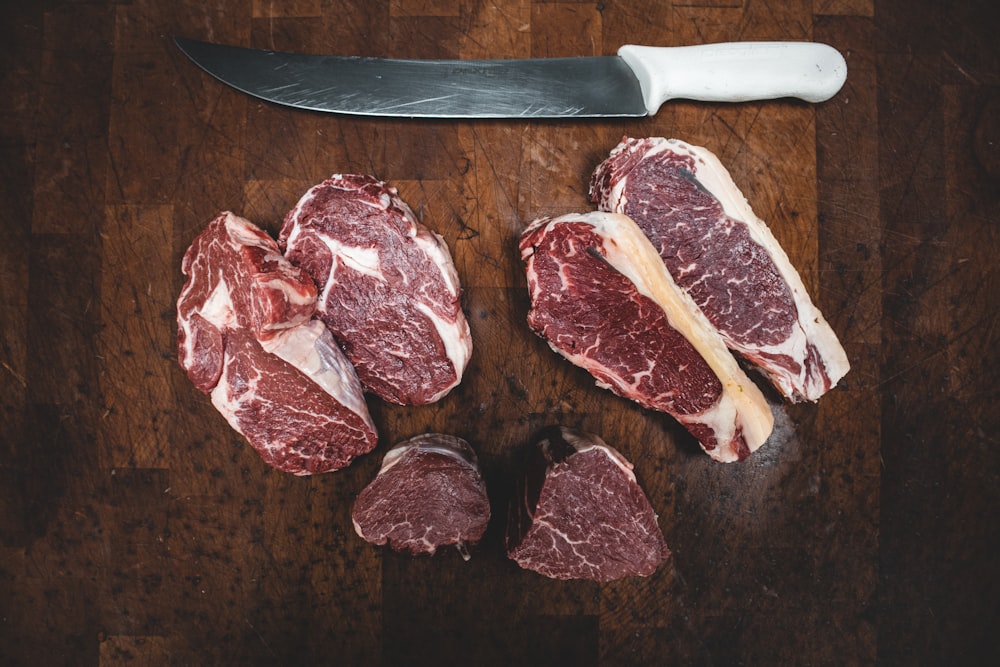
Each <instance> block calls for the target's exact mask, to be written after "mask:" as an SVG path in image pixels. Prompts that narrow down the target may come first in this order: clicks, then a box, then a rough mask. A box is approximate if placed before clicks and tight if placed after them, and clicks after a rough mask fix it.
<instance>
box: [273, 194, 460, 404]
mask: <svg viewBox="0 0 1000 667" xmlns="http://www.w3.org/2000/svg"><path fill="white" fill-rule="evenodd" d="M278 240H279V243H280V244H281V247H282V249H284V251H285V256H286V257H288V259H289V260H291V262H292V263H293V264H295V265H297V266H301V267H302V268H304V269H305V270H306V271H308V272H309V274H310V275H311V276H312V277H313V279H314V280H315V281H316V284H317V285H319V288H320V296H319V301H318V311H319V317H320V318H321V319H322V320H323V321H324V322H325V323H326V324H327V326H328V327H329V328H330V331H331V332H333V335H334V336H335V337H336V339H337V341H338V342H339V343H340V345H341V347H342V348H343V349H344V351H345V352H346V353H347V356H348V358H349V359H350V360H351V362H352V363H353V364H354V367H355V369H356V370H357V373H358V377H359V378H360V379H361V382H362V384H363V385H364V386H365V387H366V388H367V389H368V390H369V391H371V392H373V393H375V394H377V395H378V396H380V397H382V398H383V399H385V400H387V401H390V402H393V403H398V404H402V405H421V404H426V403H431V402H434V401H436V400H438V399H439V398H441V397H442V396H444V395H445V394H446V393H448V391H450V390H451V389H452V388H453V387H455V386H456V385H457V384H458V383H459V382H461V379H462V373H463V372H464V370H465V366H466V364H467V363H468V360H469V357H470V355H471V353H472V337H471V335H470V334H469V325H468V323H467V321H466V319H465V315H464V314H463V312H462V308H461V303H460V296H461V287H460V285H459V280H458V274H457V273H456V271H455V266H454V264H453V262H452V258H451V254H450V252H449V250H448V246H447V244H446V243H445V241H444V239H442V238H441V237H440V236H439V235H438V234H436V233H435V232H433V231H431V230H430V229H428V228H427V227H425V226H424V225H422V224H421V223H420V222H418V221H417V219H416V216H414V214H413V212H412V211H411V210H410V207H409V206H407V205H406V203H405V202H403V201H402V200H401V199H400V198H399V195H398V193H397V191H396V189H395V188H393V187H390V186H389V185H387V184H385V183H383V182H381V181H378V180H376V179H374V178H373V177H371V176H359V175H340V174H336V175H334V176H332V177H330V178H328V179H327V180H325V181H324V182H322V183H320V184H318V185H316V186H314V187H312V188H311V189H310V190H309V191H308V192H307V193H306V194H305V195H303V197H302V198H301V199H300V200H299V202H298V204H297V205H296V206H295V208H294V209H292V210H291V211H290V212H289V213H288V215H287V216H286V217H285V222H284V225H283V227H282V229H281V233H280V235H279V237H278Z"/></svg>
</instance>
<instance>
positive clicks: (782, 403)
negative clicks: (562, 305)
mask: <svg viewBox="0 0 1000 667" xmlns="http://www.w3.org/2000/svg"><path fill="white" fill-rule="evenodd" d="M996 16H997V14H996V8H995V7H994V3H992V2H988V1H986V0H966V1H964V2H953V3H940V2H932V1H931V0H918V1H917V2H903V1H902V0H798V1H795V2H779V1H777V0H759V1H758V0H684V1H676V2H657V1H654V0H604V1H603V2H576V1H573V0H561V1H556V2H547V1H542V0H491V1H486V0H349V1H345V2H332V1H322V0H295V1H287V2H278V1H270V0H206V1H201V2H191V1H188V0H185V1H183V2H158V1H155V0H131V1H128V2H124V1H94V2H73V1H68V0H45V1H42V2H39V1H38V0H14V1H13V2H5V3H4V4H3V9H2V10H0V35H2V39H0V54H2V55H0V82H2V87H3V91H2V94H0V228H2V231H3V238H4V243H3V248H2V250H0V664H3V665H85V666H86V665H102V666H103V665H119V664H142V665H167V664H178V665H202V664H205V665H230V664H231V665H392V666H396V665H401V666H402V665H425V664H426V665H432V664H433V665H488V666H492V665H497V666H501V665H540V666H541V665H546V666H547V665H874V664H879V665H978V664H994V659H995V658H996V657H997V655H1000V639H998V637H1000V635H998V633H997V627H1000V606H998V604H997V600H998V599H1000V562H998V558H997V555H996V554H997V552H996V545H997V544H1000V520H998V519H1000V516H998V512H997V508H998V507H1000V454H998V450H1000V448H998V444H1000V443H998V439H997V433H998V432H1000V407H998V391H997V389H996V383H995V378H996V377H997V374H998V372H1000V364H998V353H997V349H998V342H1000V341H998V334H1000V326H998V324H1000V322H998V313H1000V279H998V278H1000V272H998V270H997V257H998V251H1000V160H998V155H1000V148H998V146H1000V49H998V47H997V41H996V38H995V34H994V33H995V30H993V29H992V27H991V23H992V24H993V25H995V21H996ZM175 37H186V38H190V39H197V40H203V41H210V42H213V43H218V44H230V45H236V46H244V47H251V48H259V49H269V50H278V51H292V52H300V53H316V54H327V55H339V56H372V57H386V58H410V59H463V60H464V59H503V58H531V57H572V56H603V55H614V54H615V53H616V51H617V49H618V48H619V47H620V46H622V45H623V44H644V45H652V46H683V45H693V44H706V43H716V42H731V41H758V40H768V41H769V40H786V41H787V40H790V41H816V42H821V43H825V44H829V45H831V46H833V47H834V48H836V49H837V50H838V51H840V53H841V54H843V56H844V59H845V61H846V63H847V70H848V75H847V80H846V83H845V84H844V86H843V88H842V89H841V90H840V91H839V92H838V93H837V94H836V95H835V96H834V97H833V98H831V99H829V100H827V101H825V102H820V103H815V104H810V103H807V102H803V101H801V100H794V99H778V100H770V101H764V102H745V103H738V104H726V103H709V102H691V101H684V100H672V101H669V102H668V103H666V104H665V105H664V106H663V107H662V108H661V109H660V111H659V112H658V113H657V114H656V115H655V116H650V117H647V118H634V119H565V120H520V119H509V120H499V119H494V120H467V119H465V120H443V119H437V120H435V119H410V118H365V117H357V116H353V117H352V116H341V115H336V114H325V113H318V112H311V111H302V110H296V109H291V108H287V107H279V106H276V105H272V104H269V103H266V102H263V101H261V100H258V99H255V98H251V97H249V96H247V95H244V94H242V93H240V92H239V91H237V90H234V89H232V88H230V87H228V86H226V85H224V84H222V83H221V82H219V81H218V80H217V79H215V78H213V77H212V76H210V75H208V74H207V73H205V72H204V71H203V70H201V69H200V68H198V67H197V66H195V65H194V64H193V63H192V62H191V61H190V60H189V59H188V58H187V57H186V56H185V55H184V53H183V52H181V51H180V50H179V49H178V48H177V45H176V43H175V41H174V38H175ZM623 137H636V138H641V137H665V138H676V139H679V140H681V141H684V142H687V143H689V144H691V145H693V146H701V147H704V148H706V149H707V150H709V151H711V152H712V153H713V154H715V155H716V156H717V157H718V159H719V160H720V162H721V163H722V164H723V165H725V167H726V168H727V169H728V170H729V172H730V174H731V176H732V179H733V182H734V183H735V184H736V185H737V186H738V188H739V189H740V191H741V192H742V193H743V194H744V195H745V196H746V198H747V200H748V202H749V204H750V205H751V206H752V208H753V211H754V213H756V214H757V216H759V217H760V218H761V219H763V220H764V221H766V223H767V224H768V226H769V227H770V230H771V232H772V233H773V234H774V237H775V238H776V239H777V241H778V242H779V243H780V245H781V247H782V248H783V249H784V251H785V252H786V253H787V255H788V258H789V260H790V262H791V263H792V265H793V266H794V267H795V268H796V269H797V270H798V272H799V274H800V275H801V278H802V281H803V284H804V285H805V287H806V288H807V290H808V292H809V294H810V297H811V298H812V300H813V302H814V303H815V304H816V306H817V307H818V308H819V309H820V310H821V311H822V314H823V316H824V317H825V318H826V320H827V322H828V323H829V324H830V327H831V328H832V329H833V331H834V332H835V333H836V335H837V337H838V338H839V340H840V342H841V343H842V344H843V347H844V349H845V350H846V352H847V356H848V359H849V361H850V366H851V369H850V371H849V372H848V373H847V375H846V376H845V377H844V378H843V379H842V380H840V382H839V383H838V384H837V386H836V387H835V388H833V389H832V390H830V391H829V392H828V393H826V394H825V395H824V396H822V397H821V398H820V399H819V400H818V401H815V402H811V401H803V402H791V401H788V400H785V399H783V398H782V397H781V395H780V394H779V393H778V392H777V391H776V390H774V389H773V388H772V387H771V386H770V385H769V384H768V383H767V381H766V380H765V379H764V378H763V376H762V375H760V374H759V373H757V372H756V371H755V370H754V369H753V368H752V367H751V366H749V365H747V366H746V372H747V374H748V376H749V377H750V378H751V379H752V380H753V382H754V383H755V384H757V385H758V386H759V388H760V390H761V392H762V393H763V395H764V397H765V399H766V401H767V404H768V407H769V408H770V410H771V412H772V414H773V417H774V430H773V432H772V433H771V435H770V437H769V438H768V439H767V441H766V442H765V443H764V445H763V446H762V447H761V448H760V449H758V450H757V451H755V452H753V453H752V454H751V455H750V456H749V457H748V458H746V459H745V460H743V461H738V462H733V463H719V462H716V461H714V460H712V458H710V457H709V456H707V455H706V454H705V453H704V452H702V451H701V449H700V448H699V446H698V444H697V441H695V440H694V438H693V437H692V436H691V435H689V434H688V432H687V431H686V430H685V429H684V428H683V427H682V426H681V425H680V424H679V423H678V422H677V421H676V420H675V419H673V418H672V417H670V416H669V415H667V414H665V413H659V412H654V411H651V410H647V409H644V408H642V407H641V406H640V405H638V404H637V403H635V402H633V401H630V400H627V399H624V398H621V397H619V396H618V395H616V394H614V393H612V392H610V391H608V390H606V389H603V388H601V387H599V386H597V385H596V384H595V382H594V378H593V377H592V376H591V375H590V374H589V373H588V372H587V371H586V370H583V369H582V368H578V367H576V366H574V365H572V364H571V363H569V362H568V361H567V360H566V359H564V358H563V357H562V356H560V355H558V354H556V353H555V352H554V351H553V350H552V349H550V348H549V346H548V345H547V343H546V341H544V340H542V339H541V338H540V337H539V336H537V335H535V334H534V333H532V331H531V329H530V328H529V327H528V325H527V315H528V309H529V307H530V300H529V295H528V291H527V283H526V277H525V267H524V264H523V262H522V260H521V256H520V253H519V252H518V237H519V235H520V234H521V232H522V231H523V230H524V229H525V228H526V227H527V226H528V225H529V224H530V223H531V222H532V221H533V220H535V219H537V218H540V217H544V216H548V217H556V216H560V215H564V214H569V213H584V212H587V211H591V210H593V209H594V204H593V203H592V202H591V201H590V199H589V197H588V182H589V179H590V176H591V174H592V173H593V171H594V169H595V167H596V166H597V165H598V164H600V162H601V161H602V160H604V159H606V158H607V157H608V154H609V152H610V151H611V150H612V149H613V148H614V147H615V146H616V145H617V144H618V143H619V142H620V141H621V140H622V138H623ZM333 174H362V175H370V176H373V177H375V178H378V179H380V180H384V181H385V182H386V183H388V184H390V185H391V186H392V187H395V188H396V189H397V190H398V192H399V196H400V197H401V198H402V199H403V200H404V201H405V202H406V203H407V204H408V205H409V206H410V207H411V208H412V209H413V212H414V214H415V215H416V216H417V218H419V220H420V221H421V222H422V223H423V224H424V225H426V226H427V227H428V228H429V229H431V230H433V231H434V232H435V233H437V234H439V235H440V236H441V237H442V238H443V239H444V241H445V242H446V243H447V245H448V248H449V250H450V253H451V255H452V258H453V260H454V265H455V269H456V272H457V274H458V276H459V279H460V281H461V286H462V295H461V299H462V309H463V311H464V314H465V316H466V318H467V320H468V323H469V328H470V331H471V336H472V341H473V351H472V356H471V359H470V361H469V363H468V366H467V367H466V369H465V373H464V376H463V378H462V382H461V384H459V385H458V386H457V387H455V388H454V389H452V390H451V391H450V392H449V393H447V395H445V396H443V397H442V398H441V399H440V400H437V401H436V402H433V403H431V404H428V405H419V406H403V405H396V404H392V403H389V402H386V401H384V400H381V399H379V398H377V397H375V396H374V395H371V394H369V395H367V399H366V400H367V406H368V409H369V411H370V414H371V418H372V421H373V423H374V425H375V426H376V428H377V430H378V436H379V438H378V444H377V445H376V447H375V448H374V449H373V450H372V451H371V452H369V453H367V454H365V455H363V456H360V457H358V458H357V459H356V460H355V461H354V462H353V463H352V464H351V465H350V466H348V467H346V468H343V469H341V470H337V471H334V472H329V473H323V474H315V475H302V476H300V475H292V474H288V473H284V472H280V471H279V470H276V469H274V468H271V467H269V466H268V464H267V463H265V462H264V460H263V459H262V458H261V456H260V455H258V453H257V452H256V451H255V450H254V449H253V448H252V447H251V446H250V445H249V444H248V442H247V441H246V440H245V439H244V438H243V437H241V436H240V435H239V434H237V433H236V432H235V431H233V430H232V429H231V428H230V427H229V425H228V424H227V423H226V420H225V419H224V418H223V417H222V416H221V415H220V414H219V413H218V412H217V411H216V410H215V408H214V407H213V405H212V403H211V401H210V399H209V397H208V396H206V395H205V394H203V393H201V392H200V391H198V390H197V389H196V388H195V387H194V385H193V384H192V383H191V382H190V381H189V380H188V378H187V376H186V374H185V372H184V370H183V369H182V368H181V366H180V364H179V363H178V359H177V320H176V318H177V312H176V302H177V298H178V296H179V294H180V292H181V289H182V286H183V284H184V280H185V276H184V275H183V274H182V273H181V259H182V257H183V255H184V252H185V250H186V249H187V248H188V246H189V245H190V244H191V242H192V241H193V240H194V238H195V237H196V236H197V235H198V234H199V233H200V232H201V231H202V230H203V229H204V228H205V226H206V225H207V224H208V223H209V222H210V221H211V220H212V219H213V218H215V217H216V216H217V215H219V214H220V212H223V211H231V212H233V213H234V214H236V215H239V216H241V217H243V218H246V219H247V220H250V221H252V222H253V223H254V224H256V225H258V226H260V227H261V228H262V229H264V230H265V231H266V232H267V233H268V234H270V235H271V236H272V237H274V238H277V236H278V232H279V231H280V229H281V225H282V221H283V218H284V216H285V215H286V213H287V212H288V211H289V210H290V209H292V207H294V206H295V204H296V202H297V201H298V200H299V198H300V197H301V196H302V195H303V193H305V192H306V191H307V190H308V189H309V188H310V187H312V186H313V185H314V184H317V183H320V182H322V181H323V180H324V179H327V178H329V177H330V176H331V175H333ZM554 426H563V427H566V428H571V429H577V430H580V431H583V432H587V433H592V434H594V435H596V436H598V437H599V438H601V439H602V440H603V441H605V442H606V443H607V444H608V445H609V446H611V447H613V448H614V449H616V450H617V451H619V452H620V453H621V454H622V456H623V457H624V458H625V459H627V460H628V461H629V462H630V463H631V464H632V465H633V472H634V474H635V477H636V480H637V482H638V483H639V485H640V486H641V488H642V489H643V491H644V492H645V494H646V495H647V497H648V499H649V502H650V505H651V506H652V509H653V511H654V512H655V514H656V516H657V517H658V524H659V528H660V530H662V533H663V537H664V539H665V541H666V544H667V546H668V548H669V554H670V555H669V557H668V558H667V559H666V560H665V561H664V562H662V563H661V564H660V565H659V566H658V567H657V568H656V569H655V571H653V572H652V573H651V574H649V575H648V576H640V577H626V578H623V579H619V580H616V581H611V582H607V583H599V582H597V581H590V580H573V579H571V580H556V579H551V578H548V577H546V576H543V575H541V574H538V573H537V572H534V571H530V570H527V569H522V568H520V567H519V566H518V565H517V564H516V563H515V562H514V561H512V560H511V559H510V558H508V557H507V553H506V545H505V542H504V533H505V528H506V521H507V517H508V506H509V504H510V501H511V499H512V498H513V497H514V495H515V485H516V480H517V478H518V475H519V474H520V469H519V467H518V466H519V461H522V460H523V455H524V452H525V447H528V446H530V444H531V443H532V442H533V438H534V437H535V436H536V435H537V434H538V433H539V432H542V431H543V429H545V428H547V427H554ZM424 433H443V434H448V435H450V436H454V437H457V438H461V439H463V440H465V441H466V442H468V443H469V444H470V446H471V447H472V448H473V449H474V450H475V452H476V455H477V457H478V461H479V464H480V467H481V470H482V475H483V479H484V480H485V483H486V487H487V491H488V495H489V500H490V509H491V512H490V520H489V524H488V527H487V529H486V533H485V535H484V536H483V538H482V540H480V541H479V542H478V544H476V545H475V546H474V547H472V548H471V549H469V551H468V554H463V553H461V552H460V551H459V550H458V549H455V548H453V547H448V548H442V549H439V550H438V551H437V553H435V554H434V555H433V556H410V555H407V554H405V553H399V552H396V551H393V550H391V549H389V548H387V547H384V546H378V545H375V544H371V543H369V542H367V541H365V540H364V539H362V538H361V537H359V536H358V534H357V533H356V532H355V530H354V527H353V525H352V508H353V505H354V502H355V500H356V499H357V497H358V494H359V493H360V492H361V491H362V489H364V488H365V487H366V486H367V485H368V484H369V483H370V482H371V481H372V480H373V479H374V478H375V475H376V473H377V472H378V470H379V467H380V464H381V460H382V457H383V456H384V455H385V453H386V452H387V451H388V449H389V448H390V447H392V445H394V444H396V443H399V442H402V441H404V440H407V439H409V438H412V437H415V436H419V435H421V434H424ZM465 555H468V556H469V558H468V559H466V558H464V557H463V556H465Z"/></svg>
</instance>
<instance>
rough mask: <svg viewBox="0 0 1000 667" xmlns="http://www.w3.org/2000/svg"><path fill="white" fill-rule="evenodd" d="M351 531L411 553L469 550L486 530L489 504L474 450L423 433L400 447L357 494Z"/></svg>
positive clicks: (448, 438)
mask: <svg viewBox="0 0 1000 667" xmlns="http://www.w3.org/2000/svg"><path fill="white" fill-rule="evenodd" d="M352 518H353V520H354V530H355V531H356V532H357V533H358V535H360V536H361V537H362V538H364V539H365V540H367V541H369V542H372V543H374V544H386V543H388V544H389V546H390V547H391V548H392V549H395V550H396V551H400V552H403V553H409V554H413V555H419V554H434V552H435V551H437V549H438V547H442V546H448V545H456V546H457V547H458V549H459V551H460V552H461V553H462V556H463V558H465V559H466V560H468V558H469V552H468V547H471V546H474V545H475V544H476V543H478V542H479V540H480V539H482V537H483V533H485V532H486V525H487V524H488V523H489V520H490V501H489V498H488V497H487V495H486V485H485V483H484V482H483V477H482V475H481V474H480V472H479V464H478V459H477V457H476V453H475V451H473V449H472V447H470V446H469V443H467V442H466V441H465V440H462V439H461V438H456V437H454V436H450V435H444V434H441V433H427V434H424V435H419V436H417V437H415V438H411V439H409V440H406V441H404V442H401V443H399V444H398V445H396V446H395V447H393V448H392V449H390V450H389V452H388V453H387V454H386V455H385V458H384V459H383V460H382V468H381V469H380V470H379V472H378V475H377V476H376V477H375V479H374V480H372V482H371V484H369V485H368V486H367V487H365V488H364V490H362V491H361V494H360V495H359V496H358V499H357V501H356V502H355V504H354V510H353V514H352Z"/></svg>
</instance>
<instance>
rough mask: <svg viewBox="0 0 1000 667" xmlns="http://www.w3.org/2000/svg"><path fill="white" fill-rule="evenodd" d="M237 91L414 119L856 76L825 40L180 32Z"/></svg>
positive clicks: (774, 91)
mask: <svg viewBox="0 0 1000 667" xmlns="http://www.w3.org/2000/svg"><path fill="white" fill-rule="evenodd" d="M174 41H175V42H176V43H177V46H178V47H180V49H181V50H182V51H183V52H184V53H185V54H186V55H187V56H188V57H189V58H191V60H193V61H194V62H195V63H196V64H197V65H198V66H200V67H201V68H202V69H204V70H205V71H206V72H208V73H209V74H211V75H213V76H215V77H216V78H218V79H219V80H221V81H222V82H223V83H226V84H228V85H230V86H232V87H233V88H236V89H237V90H241V91H243V92H244V93H247V94H249V95H252V96H254V97H257V98H260V99H262V100H266V101H268V102H274V103H277V104H282V105H286V106H290V107H295V108H298V109H309V110H313V111H327V112H334V113H342V114H359V115H366V116H396V117H411V118H526V117H530V118H595V117H598V118H599V117H641V116H646V115H652V114H655V113H656V112H657V111H658V110H659V108H660V105H662V104H663V103H664V102H666V101H667V100H669V99H689V100H698V101H705V102H745V101H749V100H766V99H776V98H782V97H797V98H800V99H802V100H805V101H807V102H822V101H824V100H827V99H829V98H830V97H833V96H834V95H835V94H836V93H837V91H838V90H840V87H841V86H842V85H843V84H844V81H845V79H846V77H847V64H846V63H845V62H844V58H843V56H841V54H840V52H838V51H837V50H836V49H834V48H833V47H831V46H828V45H826V44H820V43H816V42H727V43H719V44H702V45H696V46H676V47H651V46H634V45H626V46H623V47H621V49H619V50H618V55H617V56H592V57H580V58H525V59H510V60H398V59H388V58H362V57H357V56H347V57H344V56H324V55H312V54H305V53H286V52H279V51H265V50H259V49H249V48H243V47H238V46H227V45H222V44H212V43H209V42H200V41H195V40H191V39H185V38H181V37H177V38H175V40H174Z"/></svg>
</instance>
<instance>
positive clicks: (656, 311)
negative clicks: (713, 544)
mask: <svg viewBox="0 0 1000 667" xmlns="http://www.w3.org/2000/svg"><path fill="white" fill-rule="evenodd" d="M520 249H521V257H522V259H523V260H524V262H525V269H526V273H527V279H528V291H529V296H530V299H531V309H530V311H529V313H528V324H529V326H530V327H531V329H532V330H533V331H534V332H535V333H536V334H538V335H539V336H541V337H542V338H543V339H545V340H546V341H547V342H548V344H549V346H550V347H551V348H552V349H553V350H555V351H556V352H558V353H559V354H561V355H562V356H563V357H565V358H566V359H568V360H569V361H570V362H572V363H573V364H575V365H577V366H580V367H581V368H584V369H586V370H587V371H589V372H590V374H591V375H593V376H594V378H595V379H596V380H597V384H598V385H599V386H601V387H604V388H607V389H610V390H611V391H613V392H614V393H616V394H618V395H620V396H623V397H625V398H629V399H632V400H634V401H636V402H638V403H639V404H640V405H642V406H643V407H645V408H648V409H651V410H657V411H661V412H666V413H668V414H670V415H672V416H674V417H675V418H676V419H677V420H678V421H679V422H680V423H681V424H683V425H684V426H685V428H687V430H688V431H689V432H690V433H691V434H692V435H693V436H694V437H695V438H696V439H697V440H698V442H699V444H700V445H701V446H702V448H703V449H704V450H705V451H706V452H707V453H708V454H709V456H711V457H712V458H713V459H715V460H718V461H726V462H728V461H738V460H742V459H745V458H746V457H747V456H749V455H750V453H751V452H753V451H754V450H756V449H757V448H759V447H760V446H761V445H762V444H763V443H764V442H765V440H766V439H767V437H768V436H769V435H770V433H771V429H772V427H773V423H774V420H773V416H772V414H771V410H770V407H769V406H768V405H767V403H766V401H765V400H764V397H763V395H762V394H761V393H760V390H759V389H758V387H757V386H756V385H755V384H753V382H751V381H750V379H749V378H747V377H746V375H745V374H744V373H743V371H742V370H741V369H740V367H739V365H738V364H737V362H736V359H735V358H734V357H733V356H732V354H730V352H729V351H728V350H727V349H726V347H725V345H724V344H723V343H722V340H721V338H719V336H718V334H717V333H716V332H715V331H714V329H712V327H711V326H710V325H709V323H708V321H707V320H706V319H705V317H704V315H703V314H702V313H701V311H700V310H698V308H697V307H696V306H695V305H694V303H693V302H692V301H691V299H690V297H689V296H687V295H686V294H685V293H684V292H683V291H682V290H680V289H679V288H678V287H677V286H676V284H674V282H673V280H672V279H671V277H670V275H669V274H668V273H667V271H666V269H665V268H664V266H663V262H662V261H661V260H660V258H659V255H658V254H657V252H656V250H655V249H654V248H653V246H652V244H651V243H650V242H649V240H648V239H647V238H646V237H645V236H644V235H643V234H642V232H641V231H640V230H639V228H638V227H637V226H636V224H635V223H634V222H633V221H632V220H630V219H629V218H628V217H627V216H624V215H618V214H614V213H605V212H599V211H593V212H589V213H579V214H577V213H574V214H567V215H563V216H559V217H557V218H540V219H538V220H535V221H534V222H533V223H531V224H530V225H529V226H528V227H527V228H526V229H525V230H524V231H523V232H522V234H521V239H520Z"/></svg>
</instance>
